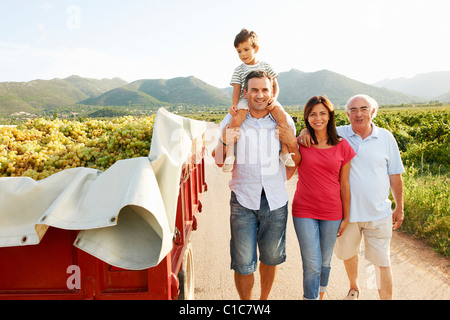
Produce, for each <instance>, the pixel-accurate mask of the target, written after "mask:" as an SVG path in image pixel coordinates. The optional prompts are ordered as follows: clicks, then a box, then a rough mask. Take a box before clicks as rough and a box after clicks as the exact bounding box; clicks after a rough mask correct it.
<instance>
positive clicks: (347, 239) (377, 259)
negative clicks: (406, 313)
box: [299, 95, 404, 300]
mask: <svg viewBox="0 0 450 320" xmlns="http://www.w3.org/2000/svg"><path fill="white" fill-rule="evenodd" d="M377 110H378V104H377V102H376V101H375V100H374V99H373V98H371V97H369V96H367V95H356V96H353V97H351V98H350V99H349V101H348V102H347V105H346V111H347V115H348V117H349V119H350V125H346V126H341V127H338V128H337V130H338V134H339V135H340V136H341V137H343V138H345V139H346V140H347V141H348V142H349V143H350V145H351V146H352V148H353V149H354V151H355V152H356V156H355V157H354V158H353V159H352V167H351V169H350V176H349V180H350V191H351V203H350V222H349V224H348V225H347V228H346V230H345V232H344V233H343V234H342V236H340V237H338V239H337V242H336V255H337V256H338V258H340V259H342V260H344V265H345V269H346V271H347V275H348V278H349V281H350V290H349V292H348V295H347V297H345V298H344V299H345V300H356V299H358V297H359V293H360V292H361V290H360V287H359V285H358V281H357V280H358V262H359V252H360V243H361V239H362V236H364V243H365V250H364V251H365V257H366V259H367V260H369V261H370V262H372V263H373V264H374V265H375V270H376V276H377V285H378V292H379V296H380V299H382V300H388V299H392V272H391V267H390V266H391V263H390V243H391V238H392V229H394V230H395V229H397V228H399V227H400V226H401V224H402V222H403V217H404V216H403V180H402V175H401V174H402V173H403V172H404V168H403V164H402V161H401V158H400V152H399V150H398V146H397V142H396V141H395V138H394V136H393V135H392V134H391V133H390V132H389V131H387V130H385V129H382V128H379V127H377V126H376V125H375V124H374V123H373V122H372V119H373V118H375V116H376V114H377ZM299 139H300V140H301V141H300V143H302V144H305V141H308V144H309V143H310V141H309V139H308V137H307V136H305V135H304V134H303V132H302V135H301V137H300V138H299ZM390 190H391V191H392V196H393V198H394V201H395V209H394V210H393V211H392V209H391V201H390V200H389V191H390Z"/></svg>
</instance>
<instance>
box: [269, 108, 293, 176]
mask: <svg viewBox="0 0 450 320" xmlns="http://www.w3.org/2000/svg"><path fill="white" fill-rule="evenodd" d="M270 114H271V115H272V117H273V118H274V119H275V121H276V122H277V124H278V125H280V126H281V125H288V122H287V119H286V113H284V111H283V109H282V107H281V106H278V105H275V106H274V107H273V109H272V110H270ZM280 158H281V160H282V161H283V163H284V165H285V166H287V167H293V166H295V162H294V160H292V157H291V155H290V153H289V148H288V147H287V145H286V144H285V143H281V155H280Z"/></svg>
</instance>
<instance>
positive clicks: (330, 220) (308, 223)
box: [292, 96, 355, 299]
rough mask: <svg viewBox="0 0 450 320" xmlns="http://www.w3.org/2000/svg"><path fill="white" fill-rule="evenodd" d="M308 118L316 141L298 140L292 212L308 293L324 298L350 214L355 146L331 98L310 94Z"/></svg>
mask: <svg viewBox="0 0 450 320" xmlns="http://www.w3.org/2000/svg"><path fill="white" fill-rule="evenodd" d="M304 121H305V124H306V128H307V129H308V131H309V133H310V134H311V137H312V139H313V140H314V142H315V144H314V145H313V146H312V147H310V148H305V147H303V146H302V145H300V144H299V150H300V154H301V161H300V164H299V166H298V182H297V190H296V192H295V195H294V200H293V203H292V214H293V220H294V227H295V231H296V233H297V238H298V241H299V244H300V250H301V255H302V262H303V298H304V299H319V298H320V299H322V298H323V295H324V293H325V289H326V287H327V285H328V278H329V276H330V261H331V256H332V254H333V249H334V245H335V242H336V238H337V237H338V236H339V235H341V234H342V232H344V229H345V227H346V226H347V223H348V220H349V213H350V185H349V179H348V176H349V172H350V160H351V159H352V158H353V157H354V156H355V152H354V151H353V149H352V147H351V146H350V145H349V143H348V142H347V140H345V139H342V138H341V137H339V136H338V134H337V131H336V126H335V115H334V107H333V104H332V103H331V102H330V101H329V100H328V99H327V98H325V97H321V96H317V97H313V98H311V99H310V100H309V101H308V103H307V104H306V106H305V109H304Z"/></svg>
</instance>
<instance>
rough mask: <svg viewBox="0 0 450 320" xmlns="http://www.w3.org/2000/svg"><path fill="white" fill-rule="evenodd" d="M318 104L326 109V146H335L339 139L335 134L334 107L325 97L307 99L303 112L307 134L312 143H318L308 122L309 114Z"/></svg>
mask: <svg viewBox="0 0 450 320" xmlns="http://www.w3.org/2000/svg"><path fill="white" fill-rule="evenodd" d="M318 104H323V105H324V106H325V108H327V110H328V114H329V115H330V119H329V120H328V124H327V133H328V141H327V144H328V145H331V146H335V145H337V144H338V143H339V141H340V138H341V137H340V136H339V135H338V134H337V131H336V124H335V115H334V106H333V104H332V103H331V101H330V100H328V99H327V98H326V97H322V96H315V97H312V98H311V99H309V101H308V103H306V105H305V109H304V111H303V120H304V121H305V125H306V128H307V129H308V131H309V134H310V135H311V137H312V139H313V140H314V142H315V143H318V142H317V138H316V135H315V133H314V129H313V128H312V127H311V125H310V124H309V122H308V117H309V114H310V113H311V111H312V109H313V108H314V106H316V105H318Z"/></svg>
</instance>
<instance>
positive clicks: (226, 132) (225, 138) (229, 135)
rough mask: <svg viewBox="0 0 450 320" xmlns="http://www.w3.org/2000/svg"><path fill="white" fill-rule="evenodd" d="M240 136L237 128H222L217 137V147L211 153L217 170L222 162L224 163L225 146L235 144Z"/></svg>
mask: <svg viewBox="0 0 450 320" xmlns="http://www.w3.org/2000/svg"><path fill="white" fill-rule="evenodd" d="M240 135H241V132H240V129H239V128H235V129H228V125H226V126H225V127H224V128H223V130H222V134H221V135H219V139H218V141H217V145H216V147H215V148H214V150H213V151H212V156H213V158H214V161H215V162H216V165H217V166H218V167H219V168H221V167H222V166H223V162H224V161H225V156H226V150H227V149H226V148H227V145H229V144H232V143H235V142H236V141H237V140H238V139H239V136H240Z"/></svg>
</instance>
